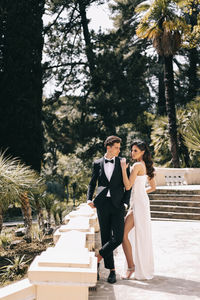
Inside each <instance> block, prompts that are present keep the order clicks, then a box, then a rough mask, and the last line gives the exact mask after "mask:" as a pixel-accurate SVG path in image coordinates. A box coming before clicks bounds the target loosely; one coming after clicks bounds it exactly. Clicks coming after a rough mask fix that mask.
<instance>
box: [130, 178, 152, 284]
mask: <svg viewBox="0 0 200 300" xmlns="http://www.w3.org/2000/svg"><path fill="white" fill-rule="evenodd" d="M146 180H147V175H142V176H137V177H136V179H135V182H134V185H133V187H132V191H131V197H130V210H131V211H132V212H133V216H134V225H135V226H134V228H133V229H132V230H131V231H130V232H129V240H130V242H131V245H132V251H133V259H134V263H135V274H134V278H135V279H138V280H145V279H152V278H153V274H154V260H153V246H152V233H151V216H150V206H149V197H148V195H147V193H146V188H145V184H146ZM126 266H127V264H126Z"/></svg>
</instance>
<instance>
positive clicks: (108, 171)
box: [87, 155, 115, 204]
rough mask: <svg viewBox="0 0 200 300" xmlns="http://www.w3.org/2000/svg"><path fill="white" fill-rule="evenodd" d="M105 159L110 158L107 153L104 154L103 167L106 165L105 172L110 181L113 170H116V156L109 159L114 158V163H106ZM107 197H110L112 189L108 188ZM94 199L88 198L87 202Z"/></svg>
mask: <svg viewBox="0 0 200 300" xmlns="http://www.w3.org/2000/svg"><path fill="white" fill-rule="evenodd" d="M105 159H108V158H107V157H106V155H104V164H103V167H104V172H105V175H106V177H107V179H108V181H110V179H111V177H112V174H113V171H114V167H115V156H114V157H113V158H109V159H108V160H111V159H112V160H113V161H114V162H113V163H109V162H108V163H105ZM106 196H107V197H110V196H111V195H110V190H108V193H107V195H106ZM91 202H92V200H88V201H87V203H88V204H89V203H91Z"/></svg>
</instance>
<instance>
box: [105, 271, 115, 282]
mask: <svg viewBox="0 0 200 300" xmlns="http://www.w3.org/2000/svg"><path fill="white" fill-rule="evenodd" d="M107 281H108V282H109V283H115V282H116V281H117V280H116V273H115V271H110V274H109V276H108V279H107Z"/></svg>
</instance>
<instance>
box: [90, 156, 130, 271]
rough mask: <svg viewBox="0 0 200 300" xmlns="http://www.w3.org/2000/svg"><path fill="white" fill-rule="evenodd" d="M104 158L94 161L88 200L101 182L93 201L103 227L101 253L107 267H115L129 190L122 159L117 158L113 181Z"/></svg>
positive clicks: (121, 238)
mask: <svg viewBox="0 0 200 300" xmlns="http://www.w3.org/2000/svg"><path fill="white" fill-rule="evenodd" d="M104 160H105V158H104V157H102V158H100V159H98V160H96V161H95V162H94V164H93V172H92V178H91V181H90V183H89V187H88V193H87V200H92V198H93V194H94V191H95V188H96V184H97V183H98V187H97V191H96V196H95V198H94V200H93V203H94V205H95V207H96V208H97V214H98V219H99V225H100V230H101V241H102V248H101V249H100V250H99V253H100V254H101V256H102V257H103V258H104V262H105V267H106V268H108V269H114V260H113V250H114V249H115V248H116V247H118V246H119V245H120V244H121V243H122V240H123V233H124V203H126V204H129V199H130V191H125V188H124V184H123V177H122V170H121V165H120V158H119V157H115V166H114V170H113V173H112V176H111V178H110V181H109V180H108V178H107V177H106V174H105V171H104ZM108 190H110V196H111V197H107V193H108Z"/></svg>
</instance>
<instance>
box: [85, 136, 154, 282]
mask: <svg viewBox="0 0 200 300" xmlns="http://www.w3.org/2000/svg"><path fill="white" fill-rule="evenodd" d="M120 144H121V139H120V138H119V137H117V136H109V137H108V138H107V139H106V140H105V143H104V146H105V148H106V153H105V156H104V157H102V158H100V159H98V160H96V161H95V162H94V164H93V172H92V178H91V181H90V183H89V187H88V193H87V203H88V205H90V207H92V208H94V207H96V209H97V215H98V220H99V225H100V231H101V242H102V248H101V249H100V250H99V254H98V255H97V262H98V277H99V264H100V261H101V260H102V259H104V265H105V268H106V269H110V274H109V276H108V279H107V281H108V282H109V283H115V282H116V273H115V265H114V258H113V251H114V249H116V248H117V247H118V246H119V245H120V244H121V243H122V246H123V250H124V253H125V256H126V263H127V268H126V274H125V276H124V277H123V278H124V279H130V278H131V276H132V274H133V273H135V275H134V277H135V279H138V280H142V279H143V280H144V279H151V278H152V277H153V269H154V266H153V251H152V239H151V224H150V209H149V199H148V196H147V193H149V192H152V191H154V190H155V180H154V168H153V162H152V160H151V155H150V152H149V150H148V148H147V146H146V144H145V143H144V142H142V141H135V142H133V143H132V145H131V156H132V158H133V159H134V160H136V163H134V165H133V166H132V167H131V170H130V172H129V170H128V168H127V165H126V159H125V158H122V159H121V158H119V157H118V155H119V153H120ZM146 178H148V181H149V188H145V182H146ZM97 182H98V187H97V192H96V197H95V198H94V200H93V201H92V198H93V194H94V191H95V188H96V183H97ZM132 187H133V188H132ZM131 188H132V190H131ZM124 203H125V204H127V205H128V206H129V210H128V213H127V215H126V218H125V222H124V214H125V208H124ZM133 228H134V229H135V232H133Z"/></svg>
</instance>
